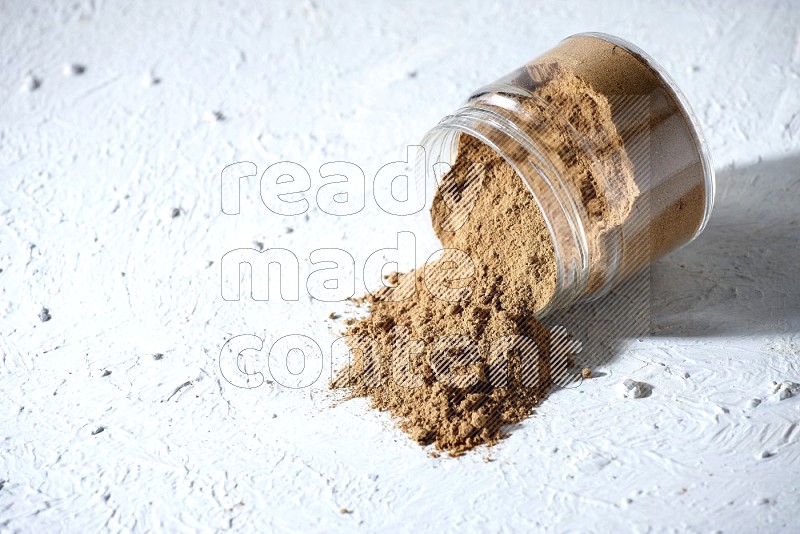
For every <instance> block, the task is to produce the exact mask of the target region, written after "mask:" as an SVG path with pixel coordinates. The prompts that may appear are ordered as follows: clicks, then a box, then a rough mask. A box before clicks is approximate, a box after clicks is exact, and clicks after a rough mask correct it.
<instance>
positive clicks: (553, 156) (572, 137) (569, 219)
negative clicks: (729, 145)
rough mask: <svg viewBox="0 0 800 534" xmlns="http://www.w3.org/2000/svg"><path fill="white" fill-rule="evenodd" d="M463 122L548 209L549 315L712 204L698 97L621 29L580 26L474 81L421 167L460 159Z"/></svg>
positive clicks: (607, 283) (626, 272)
mask: <svg viewBox="0 0 800 534" xmlns="http://www.w3.org/2000/svg"><path fill="white" fill-rule="evenodd" d="M465 134H466V135H471V136H473V137H475V138H477V139H479V140H480V141H482V142H483V143H485V144H487V145H489V146H490V147H492V148H493V149H494V150H495V151H496V152H497V153H498V154H499V155H500V156H502V157H503V158H504V159H505V160H506V161H507V162H508V163H509V164H510V165H511V166H512V167H513V168H514V170H515V171H516V173H517V174H518V175H519V176H520V177H521V178H522V180H523V181H524V183H525V184H526V185H527V187H528V189H529V190H530V192H531V194H532V195H533V198H534V200H535V202H536V204H537V205H538V207H539V209H540V210H541V212H542V214H543V216H544V219H545V222H546V225H547V228H548V231H549V233H550V238H551V241H552V246H553V249H554V252H555V259H556V289H555V292H554V294H553V296H552V298H551V299H550V300H549V301H548V302H547V303H546V304H545V305H543V306H542V308H541V309H540V310H539V315H540V316H544V315H546V314H547V313H549V312H550V311H552V310H553V309H557V308H561V307H564V306H567V305H569V304H571V303H573V302H575V301H576V300H578V299H594V298H598V297H599V296H602V295H603V294H605V293H606V292H607V291H608V290H609V289H610V288H611V287H612V286H613V285H614V284H617V283H619V282H621V281H623V280H625V279H627V278H629V277H630V276H631V275H633V274H634V273H636V272H638V271H639V270H641V269H642V268H644V267H646V266H648V265H650V264H651V263H652V262H654V261H655V260H657V259H658V258H660V257H661V256H663V255H664V254H666V253H668V252H670V251H673V250H675V249H677V248H679V247H681V246H683V245H685V244H686V243H689V242H690V241H692V240H693V239H694V238H695V237H697V235H698V234H699V233H700V232H701V231H702V230H703V228H704V227H705V225H706V222H707V221H708V217H709V215H710V213H711V209H712V206H713V202H714V173H713V169H712V165H711V158H710V156H709V153H708V148H707V146H706V143H705V141H704V139H703V136H702V134H701V132H700V129H699V127H698V124H697V121H696V119H695V117H694V115H693V113H692V111H691V109H690V108H689V105H688V104H687V102H686V100H685V98H684V97H683V95H682V94H681V92H680V91H679V90H678V88H677V87H676V86H675V84H674V82H672V80H671V79H670V78H669V76H668V75H667V74H666V73H665V72H664V70H663V69H662V68H661V67H659V66H658V65H657V64H656V63H655V61H653V59H651V58H650V57H649V56H648V55H647V54H645V53H644V52H643V51H642V50H640V49H639V48H637V47H636V46H634V45H632V44H630V43H628V42H625V41H624V40H622V39H619V38H617V37H613V36H610V35H605V34H598V33H586V34H579V35H574V36H572V37H569V38H567V39H565V40H564V41H562V42H561V43H560V44H558V45H557V46H556V47H554V48H552V49H551V50H549V51H547V52H545V53H544V54H542V55H541V56H539V57H538V58H536V59H534V60H533V61H531V62H529V63H527V64H525V65H523V66H522V67H520V68H519V69H517V70H515V71H513V72H511V73H510V74H508V75H507V76H504V77H502V78H500V79H499V80H497V81H496V82H494V83H492V84H490V85H487V86H485V87H482V88H481V89H479V90H477V91H475V92H474V93H473V94H472V95H471V96H470V97H469V98H468V99H467V101H466V102H465V103H464V104H463V105H462V107H461V108H460V109H458V110H457V111H456V112H455V113H454V114H452V115H449V116H447V117H445V118H443V119H442V120H441V121H440V122H439V124H438V125H437V126H435V127H434V128H433V129H432V130H431V131H430V132H428V134H426V136H425V137H424V139H423V141H422V146H423V147H424V148H425V154H426V160H427V161H426V162H422V163H420V164H421V165H425V169H419V168H418V171H417V172H420V171H424V172H429V171H430V170H431V169H434V172H436V170H437V169H439V170H440V171H439V172H441V169H442V168H444V169H446V168H447V166H444V167H442V166H441V165H437V164H440V163H442V162H444V163H447V164H453V163H454V162H455V159H456V156H457V154H458V146H459V138H460V137H461V136H462V135H465ZM501 237H502V236H498V238H501Z"/></svg>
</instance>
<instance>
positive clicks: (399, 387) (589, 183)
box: [331, 66, 636, 454]
mask: <svg viewBox="0 0 800 534" xmlns="http://www.w3.org/2000/svg"><path fill="white" fill-rule="evenodd" d="M546 70H547V72H546V73H544V74H546V77H542V76H543V73H542V72H537V73H534V74H536V75H537V76H539V77H540V79H541V83H540V84H539V87H538V89H537V98H533V99H523V100H521V102H520V112H521V113H522V114H523V115H524V114H529V116H531V117H536V118H535V119H531V123H530V126H531V128H530V135H531V136H536V137H537V139H538V142H539V144H540V146H541V147H544V148H549V149H550V150H551V151H552V156H553V157H552V159H553V160H556V162H557V165H559V166H560V168H559V171H560V172H561V173H563V175H564V176H565V178H566V179H568V180H571V181H572V183H573V184H574V185H575V187H577V188H578V189H579V190H580V195H579V196H580V199H581V202H582V203H583V205H584V207H585V208H586V212H587V218H588V221H589V223H587V224H588V225H590V226H591V230H590V231H593V232H595V234H596V235H600V234H602V233H603V232H605V231H606V230H607V229H609V228H612V227H614V226H615V225H616V224H618V220H619V219H621V218H624V217H625V215H626V214H627V212H628V211H629V210H630V203H631V201H630V196H631V195H633V196H635V194H636V192H635V191H634V188H635V184H633V181H632V177H631V174H630V172H629V167H625V166H626V165H627V164H626V163H625V161H622V160H621V159H620V158H621V157H625V158H627V157H626V156H624V153H623V156H615V157H616V158H617V159H612V161H611V162H610V163H609V162H605V161H603V162H602V163H600V164H599V165H600V166H598V162H597V161H596V160H594V159H592V158H590V157H585V156H584V155H582V154H581V153H582V151H583V150H585V148H584V147H581V146H576V141H575V139H576V136H574V135H569V132H570V131H573V132H574V131H575V130H577V131H578V132H579V133H580V134H581V135H580V136H577V137H581V138H582V140H581V141H580V142H581V143H584V144H586V143H589V144H593V145H595V146H594V149H595V150H596V151H597V152H596V153H598V154H602V153H603V151H604V150H608V151H610V152H613V151H614V150H623V147H622V145H621V140H620V139H619V136H618V135H617V133H616V130H615V129H614V124H613V123H612V122H611V119H610V117H611V115H610V109H609V104H608V102H607V101H606V100H605V99H604V98H603V97H601V96H599V95H597V94H595V93H594V92H593V91H592V90H591V88H589V87H588V86H586V85H585V84H583V82H581V81H580V80H577V78H575V77H574V76H573V75H571V74H569V73H568V72H567V71H565V70H563V69H561V68H559V67H555V66H554V67H552V68H549V69H546ZM553 110H559V111H562V112H563V113H566V114H567V118H568V121H569V123H570V124H571V126H570V128H572V130H570V129H569V128H567V129H562V128H541V126H542V125H543V124H545V125H547V124H551V125H552V124H556V123H559V124H561V123H563V116H562V115H554V114H553ZM517 120H519V117H517ZM523 126H524V122H523ZM565 132H566V133H565ZM507 155H508V154H507ZM514 157H525V155H524V154H516V155H514V154H510V155H509V159H510V160H511V161H513V160H514ZM603 165H610V166H611V167H614V166H615V165H619V168H615V169H613V170H615V171H616V174H615V173H613V172H612V173H611V174H612V175H613V176H611V177H607V176H606V173H605V172H604V167H602V166H603ZM609 168H610V167H609ZM620 169H623V170H622V171H620ZM617 182H620V183H619V184H617ZM631 184H633V185H631ZM609 188H611V189H614V188H621V191H620V192H619V194H618V192H612V191H608V190H607V189H609ZM431 219H432V224H433V228H434V230H435V232H436V234H437V236H438V237H439V239H440V240H441V242H442V244H443V246H444V250H443V252H442V255H441V257H440V258H438V259H436V260H435V261H432V262H429V263H428V264H427V265H425V266H422V267H419V268H417V269H415V270H413V271H411V272H409V273H405V274H397V273H395V274H394V275H393V276H391V277H390V279H389V283H390V285H391V287H385V288H382V289H380V290H379V291H376V292H374V293H372V294H370V295H367V296H366V297H365V300H366V301H367V302H368V303H369V313H368V315H367V316H365V317H363V318H361V319H358V320H355V321H353V322H352V323H351V324H350V326H349V327H348V328H347V331H346V333H345V338H346V341H347V343H348V345H349V347H350V348H351V349H352V354H353V356H352V361H351V362H350V363H349V365H347V366H346V367H345V368H344V369H342V370H341V371H340V372H339V373H338V374H337V376H336V378H335V379H334V380H333V382H332V383H331V387H333V388H349V389H350V396H351V397H367V398H369V400H370V403H371V406H372V407H373V408H377V409H379V410H387V411H388V412H389V413H390V414H391V415H392V416H393V417H395V418H396V419H397V421H398V424H399V427H400V428H401V429H402V430H404V431H405V432H406V433H408V434H409V435H410V436H411V437H412V438H413V439H415V440H416V441H418V442H419V443H421V444H430V443H434V444H435V446H436V448H437V449H444V450H447V451H449V452H450V453H451V454H460V453H462V452H463V451H465V450H467V449H470V448H472V447H475V446H477V445H480V444H492V443H495V442H497V441H498V440H499V439H500V438H501V437H502V436H503V428H504V427H505V426H506V425H509V424H512V423H517V422H519V421H521V420H523V419H524V418H526V417H527V416H528V415H530V414H531V413H532V411H533V409H534V407H535V406H536V405H537V404H538V403H539V402H541V400H542V399H543V398H544V397H545V396H546V394H547V392H548V390H549V389H550V388H551V386H552V384H553V382H554V378H553V372H552V370H553V369H555V368H556V367H557V366H556V365H555V364H554V363H553V362H551V358H550V353H551V352H553V353H554V354H555V353H556V352H558V351H557V350H555V349H554V348H553V347H551V341H552V339H551V338H554V337H555V336H554V335H552V334H551V332H549V331H548V330H547V329H546V328H545V327H544V326H543V325H542V324H541V323H539V322H538V321H537V319H536V312H537V311H539V310H541V309H542V308H543V307H544V306H545V305H546V304H547V303H548V302H549V301H550V299H551V298H552V297H553V295H554V293H555V288H556V258H555V252H554V248H553V245H552V242H551V239H550V234H549V231H548V228H547V224H546V222H545V219H544V217H543V215H542V213H541V211H540V210H539V208H538V206H537V204H536V202H535V200H534V198H533V195H532V194H531V192H530V191H529V190H528V188H527V186H526V185H525V183H524V181H523V179H521V178H520V176H519V175H517V174H516V172H515V170H514V167H513V166H512V164H510V163H509V162H508V161H506V160H505V159H504V158H503V157H501V156H500V155H499V154H498V153H497V152H496V151H495V150H493V149H492V148H490V147H489V146H486V145H484V144H483V143H481V142H480V141H479V140H477V139H476V138H473V137H471V136H468V135H466V134H462V135H461V136H460V138H459V142H458V153H457V157H456V159H455V162H454V163H453V165H452V168H451V169H450V170H449V172H448V173H447V174H446V175H445V176H444V177H443V178H442V179H441V182H440V184H439V188H438V190H437V192H436V194H435V196H434V199H433V204H432V207H431Z"/></svg>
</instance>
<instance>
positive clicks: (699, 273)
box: [651, 154, 800, 337]
mask: <svg viewBox="0 0 800 534" xmlns="http://www.w3.org/2000/svg"><path fill="white" fill-rule="evenodd" d="M799 221H800V154H794V155H791V156H788V157H785V158H781V159H775V160H764V161H759V162H757V163H754V164H752V165H748V166H745V167H742V168H727V169H724V170H722V171H719V172H718V174H717V198H716V205H715V207H714V210H713V212H712V214H711V219H710V220H709V223H708V226H707V227H706V229H705V231H704V232H703V233H702V234H701V235H700V236H699V237H698V238H697V239H696V240H695V241H694V242H692V243H691V244H689V245H687V246H686V247H685V248H683V249H681V250H678V251H676V252H674V253H673V254H670V255H668V256H667V257H666V258H664V259H663V260H662V261H660V262H658V263H657V264H656V265H654V266H653V268H652V270H651V273H652V278H651V292H652V306H651V312H652V315H651V320H652V332H651V334H652V335H656V336H676V337H681V336H684V337H685V336H745V335H749V334H766V333H778V334H782V333H792V332H797V331H798V329H800V223H799Z"/></svg>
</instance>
